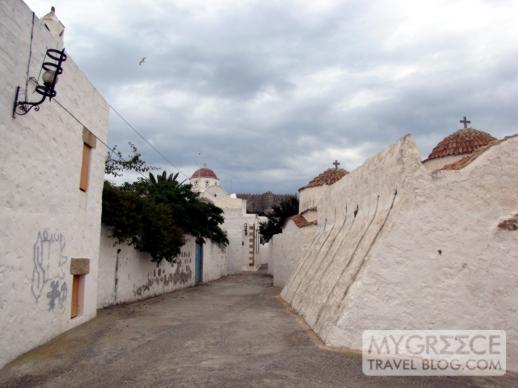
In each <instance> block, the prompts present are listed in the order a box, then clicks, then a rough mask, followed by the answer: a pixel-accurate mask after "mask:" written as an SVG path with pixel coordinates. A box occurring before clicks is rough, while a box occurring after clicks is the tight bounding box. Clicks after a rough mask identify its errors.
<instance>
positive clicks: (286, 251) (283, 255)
mask: <svg viewBox="0 0 518 388" xmlns="http://www.w3.org/2000/svg"><path fill="white" fill-rule="evenodd" d="M316 231H317V226H316V225H309V226H305V227H303V228H299V227H298V226H297V225H296V224H295V223H294V222H293V221H291V220H289V221H288V222H287V223H286V226H285V227H284V229H283V230H282V233H279V234H276V235H274V236H273V238H272V240H271V241H270V245H271V249H270V255H271V256H270V257H271V258H270V261H271V263H272V275H273V284H274V285H275V286H276V287H284V286H285V285H286V283H287V282H288V279H289V278H290V276H291V274H292V273H293V272H294V271H295V269H296V268H297V266H298V264H299V262H300V261H301V260H302V258H303V257H304V255H305V254H306V251H307V248H308V246H309V245H310V243H311V241H312V240H313V237H314V235H315V233H316Z"/></svg>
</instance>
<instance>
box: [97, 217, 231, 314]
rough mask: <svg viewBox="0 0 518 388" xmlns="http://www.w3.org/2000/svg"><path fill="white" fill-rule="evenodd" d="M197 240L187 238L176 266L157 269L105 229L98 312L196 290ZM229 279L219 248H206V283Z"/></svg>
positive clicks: (207, 244)
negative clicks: (111, 307) (118, 305)
mask: <svg viewBox="0 0 518 388" xmlns="http://www.w3.org/2000/svg"><path fill="white" fill-rule="evenodd" d="M195 254H196V250H195V239H194V238H193V237H191V236H189V237H188V238H187V241H186V243H185V245H184V246H183V247H182V249H181V253H180V255H179V256H178V257H177V263H174V264H171V263H169V262H167V261H165V260H162V262H161V263H160V264H159V265H157V264H156V263H154V262H152V261H151V257H150V256H149V254H147V253H143V252H139V251H137V250H136V249H134V248H133V247H131V246H128V245H126V244H117V243H116V241H115V240H114V239H113V238H111V237H110V230H109V228H107V227H105V226H103V227H102V235H101V249H100V253H99V289H98V293H97V305H98V308H102V307H106V306H110V305H113V304H118V303H125V302H133V301H135V300H140V299H145V298H149V297H151V296H156V295H161V294H164V293H167V292H171V291H174V290H178V289H181V288H186V287H191V286H194V281H195V268H196V264H195V258H196V256H195ZM225 275H226V255H225V251H224V250H221V249H220V248H219V247H218V246H217V245H216V244H213V243H212V242H211V241H210V240H206V241H205V243H204V244H203V281H204V282H207V281H210V280H216V279H219V278H220V277H222V276H225Z"/></svg>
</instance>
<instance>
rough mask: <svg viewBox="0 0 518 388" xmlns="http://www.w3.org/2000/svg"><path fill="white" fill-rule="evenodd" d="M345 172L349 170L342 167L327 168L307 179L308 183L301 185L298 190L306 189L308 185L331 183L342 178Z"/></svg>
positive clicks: (315, 185)
mask: <svg viewBox="0 0 518 388" xmlns="http://www.w3.org/2000/svg"><path fill="white" fill-rule="evenodd" d="M347 174H349V172H348V171H347V170H344V169H343V168H334V167H333V168H328V169H327V170H325V171H324V172H323V173H322V174H320V175H317V176H316V177H315V178H313V179H312V180H311V181H309V183H308V184H307V185H306V186H303V187H301V188H300V189H299V191H302V190H304V189H308V188H310V187H317V186H324V185H332V184H333V183H335V182H336V181H339V180H340V179H342V178H343V177H344V176H345V175H347Z"/></svg>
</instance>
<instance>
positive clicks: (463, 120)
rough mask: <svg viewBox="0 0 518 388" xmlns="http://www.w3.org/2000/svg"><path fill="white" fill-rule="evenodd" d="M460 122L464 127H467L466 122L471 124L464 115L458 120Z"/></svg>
mask: <svg viewBox="0 0 518 388" xmlns="http://www.w3.org/2000/svg"><path fill="white" fill-rule="evenodd" d="M459 122H460V123H461V124H464V128H467V127H468V124H471V121H469V120H468V119H467V118H466V116H464V119H462V120H460V121H459Z"/></svg>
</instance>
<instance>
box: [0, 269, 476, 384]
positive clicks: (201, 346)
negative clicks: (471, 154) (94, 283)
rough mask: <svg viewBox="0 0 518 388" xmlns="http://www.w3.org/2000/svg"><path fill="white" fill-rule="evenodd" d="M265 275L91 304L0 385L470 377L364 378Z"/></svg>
mask: <svg viewBox="0 0 518 388" xmlns="http://www.w3.org/2000/svg"><path fill="white" fill-rule="evenodd" d="M279 292H280V290H279V289H278V288H274V287H272V280H271V278H270V277H268V276H266V275H264V274H260V273H259V274H244V275H235V276H229V277H227V278H224V279H221V280H219V281H216V282H212V283H210V284H207V285H203V286H200V287H195V288H190V289H186V290H182V291H178V292H173V293H170V294H167V295H162V296H159V297H156V298H152V299H148V300H146V301H142V302H137V303H133V304H128V305H123V306H116V307H113V308H109V309H105V310H102V311H100V312H99V315H98V318H97V319H95V320H93V321H91V322H88V323H86V324H84V325H82V326H80V327H78V328H76V329H73V330H71V331H69V332H67V333H65V334H64V335H62V336H60V337H58V338H57V339H55V340H54V341H51V342H50V343H48V344H46V345H44V346H42V347H40V348H38V349H36V350H34V351H32V352H29V353H28V354H26V355H24V356H22V357H20V358H18V359H17V360H15V361H14V362H12V363H11V364H9V365H8V366H7V367H5V368H4V369H3V370H1V371H0V386H13V387H14V386H17V387H19V386H66V387H71V386H88V387H92V386H122V385H124V386H175V387H191V386H192V387H198V386H213V387H216V386H217V387H219V386H229V387H246V386H255V387H262V386H276V387H284V386H294V387H305V386H308V387H309V386H311V387H315V386H326V387H330V386H341V387H364V386H365V387H367V386H368V387H390V386H397V387H407V386H409V387H460V386H467V385H469V383H470V382H471V380H466V379H464V380H459V379H450V378H405V379H403V378H368V377H366V376H364V375H363V374H362V371H361V359H360V357H359V356H358V355H355V354H349V353H345V352H337V351H330V350H327V349H325V348H324V347H323V346H321V345H320V343H319V341H318V340H317V339H316V338H315V336H314V335H313V333H312V332H311V331H310V330H309V329H308V328H307V327H306V326H305V325H304V323H303V322H301V321H300V320H299V319H298V318H297V317H296V316H295V315H294V314H292V313H291V312H290V311H289V309H288V307H287V306H286V305H284V304H283V303H282V302H281V301H280V299H279V298H278V295H279Z"/></svg>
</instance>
